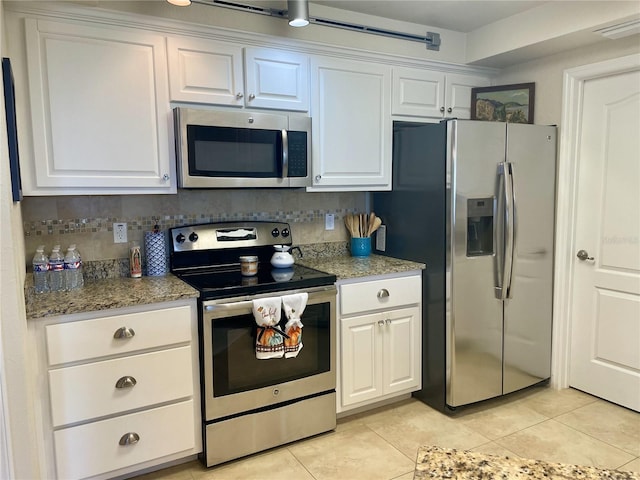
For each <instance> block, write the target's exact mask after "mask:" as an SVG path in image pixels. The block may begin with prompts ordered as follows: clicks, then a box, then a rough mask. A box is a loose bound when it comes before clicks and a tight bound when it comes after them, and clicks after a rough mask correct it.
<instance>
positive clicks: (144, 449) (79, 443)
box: [54, 400, 195, 479]
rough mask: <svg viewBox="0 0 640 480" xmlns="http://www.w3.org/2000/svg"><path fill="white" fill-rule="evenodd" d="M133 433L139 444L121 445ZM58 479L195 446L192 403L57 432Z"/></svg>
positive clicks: (104, 469)
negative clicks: (124, 436)
mask: <svg viewBox="0 0 640 480" xmlns="http://www.w3.org/2000/svg"><path fill="white" fill-rule="evenodd" d="M128 433H133V434H135V435H137V436H138V437H139V440H138V442H137V443H133V444H129V445H120V439H121V438H122V437H123V435H126V434H128ZM54 442H55V457H56V470H57V473H58V478H64V479H75V478H86V477H90V476H92V475H98V474H101V473H106V472H110V471H112V470H116V469H119V468H123V467H127V466H130V465H136V464H138V463H141V462H146V461H149V460H153V459H154V458H159V457H163V456H166V455H171V454H173V453H177V452H182V451H184V450H189V449H193V448H194V447H195V422H194V412H193V401H192V400H189V401H187V402H181V403H177V404H174V405H168V406H165V407H160V408H154V409H151V410H146V411H143V412H138V413H134V414H131V415H123V416H121V417H116V418H112V419H109V420H103V421H100V422H94V423H89V424H87V425H80V426H77V427H72V428H65V429H63V430H58V431H57V432H54Z"/></svg>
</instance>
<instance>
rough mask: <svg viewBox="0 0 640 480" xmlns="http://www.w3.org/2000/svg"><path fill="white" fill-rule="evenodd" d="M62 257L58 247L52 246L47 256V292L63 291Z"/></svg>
mask: <svg viewBox="0 0 640 480" xmlns="http://www.w3.org/2000/svg"><path fill="white" fill-rule="evenodd" d="M65 283H66V282H65V273H64V257H63V256H62V254H61V253H60V245H54V247H53V250H52V251H51V255H50V256H49V290H51V291H52V292H60V291H62V290H64V289H65Z"/></svg>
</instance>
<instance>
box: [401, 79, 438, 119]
mask: <svg viewBox="0 0 640 480" xmlns="http://www.w3.org/2000/svg"><path fill="white" fill-rule="evenodd" d="M392 88H393V93H392V99H393V103H392V106H391V113H393V115H413V116H419V117H441V116H442V112H443V111H444V89H445V76H444V73H439V72H431V71H428V70H420V69H416V68H402V67H398V68H394V69H393V83H392Z"/></svg>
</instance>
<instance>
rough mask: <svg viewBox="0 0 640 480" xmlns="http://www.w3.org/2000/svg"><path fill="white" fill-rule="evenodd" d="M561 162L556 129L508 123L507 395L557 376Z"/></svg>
mask: <svg viewBox="0 0 640 480" xmlns="http://www.w3.org/2000/svg"><path fill="white" fill-rule="evenodd" d="M555 160H556V127H552V126H542V125H524V124H507V158H506V161H507V162H510V163H511V172H512V180H513V196H514V199H513V200H514V201H513V205H514V210H515V212H514V236H515V241H514V248H513V264H512V273H511V284H510V286H509V288H508V295H507V298H506V299H505V304H504V312H505V315H504V387H503V390H504V392H503V393H510V392H513V391H515V390H519V389H521V388H524V387H527V386H529V385H533V384H535V383H538V382H540V381H541V380H544V379H546V378H549V376H550V373H551V315H552V295H553V281H552V280H553V237H554V224H555V177H556V175H555V173H556V162H555Z"/></svg>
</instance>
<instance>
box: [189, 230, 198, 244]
mask: <svg viewBox="0 0 640 480" xmlns="http://www.w3.org/2000/svg"><path fill="white" fill-rule="evenodd" d="M189 240H190V241H192V242H195V241H196V240H198V234H197V233H196V232H191V235H189Z"/></svg>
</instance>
